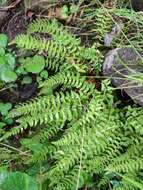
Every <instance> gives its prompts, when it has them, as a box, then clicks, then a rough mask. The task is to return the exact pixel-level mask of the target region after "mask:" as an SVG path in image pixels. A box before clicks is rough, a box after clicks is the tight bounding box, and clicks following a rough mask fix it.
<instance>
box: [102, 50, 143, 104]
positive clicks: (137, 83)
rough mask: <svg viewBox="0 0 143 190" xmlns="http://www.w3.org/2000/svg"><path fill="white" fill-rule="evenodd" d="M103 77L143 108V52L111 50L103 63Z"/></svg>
mask: <svg viewBox="0 0 143 190" xmlns="http://www.w3.org/2000/svg"><path fill="white" fill-rule="evenodd" d="M103 75H105V76H107V77H109V78H111V82H112V84H113V85H114V86H116V87H117V88H119V89H122V90H124V91H125V92H126V93H127V94H128V95H129V96H130V97H131V98H132V99H133V101H134V102H135V103H137V104H139V105H141V106H143V52H140V53H139V52H137V51H136V50H134V49H133V48H117V49H114V50H111V51H110V52H109V53H108V54H107V56H106V58H105V61H104V63H103ZM141 80H142V81H141Z"/></svg>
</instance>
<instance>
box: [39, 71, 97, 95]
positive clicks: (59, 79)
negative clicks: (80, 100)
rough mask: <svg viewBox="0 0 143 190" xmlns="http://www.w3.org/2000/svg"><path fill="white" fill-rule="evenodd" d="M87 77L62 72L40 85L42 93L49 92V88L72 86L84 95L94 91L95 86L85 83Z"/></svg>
mask: <svg viewBox="0 0 143 190" xmlns="http://www.w3.org/2000/svg"><path fill="white" fill-rule="evenodd" d="M85 79H86V77H84V76H80V75H79V74H77V73H76V74H75V73H74V72H60V73H58V74H56V75H54V76H52V77H51V78H49V79H48V80H46V81H45V82H43V83H42V84H41V85H40V88H42V89H41V93H43V92H47V91H48V90H47V89H48V88H49V89H52V88H55V87H57V86H59V85H62V84H63V85H70V87H72V88H77V89H80V90H81V91H82V92H84V93H88V92H89V93H90V92H93V91H94V85H93V84H89V83H88V82H86V81H85Z"/></svg>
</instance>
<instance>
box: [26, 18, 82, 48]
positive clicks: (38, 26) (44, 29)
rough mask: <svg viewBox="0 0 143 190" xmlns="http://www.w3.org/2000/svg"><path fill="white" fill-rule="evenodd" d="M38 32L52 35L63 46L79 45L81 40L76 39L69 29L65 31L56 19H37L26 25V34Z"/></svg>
mask: <svg viewBox="0 0 143 190" xmlns="http://www.w3.org/2000/svg"><path fill="white" fill-rule="evenodd" d="M34 32H40V33H48V34H50V35H52V38H53V40H54V41H56V42H58V43H59V44H62V45H64V46H67V45H68V46H69V45H72V46H79V45H80V43H81V41H80V39H76V38H75V36H74V35H72V34H71V33H70V32H69V31H67V30H66V29H65V28H64V27H62V25H59V23H58V22H57V21H56V20H52V21H48V20H47V19H37V20H36V21H34V22H32V23H31V24H30V25H29V26H28V34H31V33H34Z"/></svg>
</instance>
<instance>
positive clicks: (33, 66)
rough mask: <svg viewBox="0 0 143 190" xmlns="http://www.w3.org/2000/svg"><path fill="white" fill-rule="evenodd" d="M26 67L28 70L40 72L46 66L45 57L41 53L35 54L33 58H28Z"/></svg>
mask: <svg viewBox="0 0 143 190" xmlns="http://www.w3.org/2000/svg"><path fill="white" fill-rule="evenodd" d="M24 67H25V69H26V71H27V72H31V73H40V72H41V71H42V70H43V69H44V67H45V59H44V57H42V56H40V55H35V56H34V57H33V58H27V59H26V63H25V65H24Z"/></svg>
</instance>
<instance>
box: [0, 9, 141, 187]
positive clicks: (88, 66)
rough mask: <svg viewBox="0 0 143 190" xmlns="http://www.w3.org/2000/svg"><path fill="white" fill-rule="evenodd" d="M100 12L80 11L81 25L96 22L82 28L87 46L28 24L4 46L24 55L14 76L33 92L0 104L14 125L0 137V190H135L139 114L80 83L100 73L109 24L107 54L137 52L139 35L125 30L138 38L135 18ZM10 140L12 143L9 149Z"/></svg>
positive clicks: (57, 30)
mask: <svg viewBox="0 0 143 190" xmlns="http://www.w3.org/2000/svg"><path fill="white" fill-rule="evenodd" d="M64 9H65V8H63V10H64ZM70 11H71V10H70ZM76 11H78V10H76ZM76 11H74V13H75V12H76ZM106 11H107V9H105V10H104V8H102V7H99V8H97V9H96V11H95V10H94V9H93V10H92V9H90V8H89V9H85V12H84V13H83V15H82V16H83V19H85V20H86V19H87V18H88V21H89V20H90V21H92V20H95V19H96V21H95V22H94V23H92V24H91V23H90V22H88V21H87V23H86V22H85V24H84V25H83V28H82V29H83V30H84V29H85V28H86V27H88V29H89V30H91V31H92V36H91V39H92V42H91V43H89V44H88V45H87V46H85V45H83V42H82V40H81V38H79V37H77V36H76V35H74V34H73V33H72V32H70V31H69V30H67V29H65V28H64V26H63V25H62V24H61V23H60V22H58V21H57V20H56V19H53V20H47V19H37V20H35V21H33V22H32V23H31V24H30V25H29V26H28V29H27V32H26V34H20V35H18V36H17V37H16V38H15V39H14V40H12V41H11V42H10V43H9V45H13V46H16V47H17V48H19V49H21V50H24V51H27V52H28V53H29V52H30V53H31V54H32V56H24V57H22V58H21V59H20V60H19V63H20V65H19V66H18V68H17V70H16V73H17V74H18V73H19V74H18V75H19V77H20V76H21V75H23V76H24V77H25V78H24V79H23V84H31V83H32V80H35V79H33V78H32V77H33V75H34V77H35V78H36V81H37V83H38V93H37V94H36V97H35V98H32V99H30V100H28V101H27V102H24V103H20V104H18V105H15V106H13V107H12V105H10V104H5V103H0V113H1V115H2V116H6V118H11V119H12V120H13V121H14V122H15V126H14V127H9V128H7V127H6V128H4V126H5V125H3V126H2V131H0V150H1V152H2V154H1V156H0V161H1V165H2V166H1V167H0V189H1V190H12V189H14V188H15V190H20V189H23V190H47V189H48V190H78V189H84V190H85V189H89V190H95V189H96V190H109V189H110V190H111V189H112V190H142V189H143V182H142V178H143V147H142V144H143V127H142V123H143V109H142V108H141V107H139V106H137V105H135V104H132V105H127V106H123V105H121V107H120V106H119V105H118V103H117V101H118V99H117V97H116V92H115V89H114V87H112V85H111V84H110V79H103V80H102V81H101V87H100V90H97V88H96V84H95V82H93V81H92V80H90V76H88V74H89V71H92V72H93V71H96V72H97V73H98V74H99V73H100V72H101V68H102V65H101V64H102V63H103V55H104V51H105V50H104V46H105V44H104V37H105V34H108V33H110V31H111V28H112V27H114V25H116V24H117V18H123V20H124V27H123V29H122V32H121V33H120V34H119V36H117V37H116V38H115V39H114V40H113V41H112V43H111V46H110V47H108V48H110V49H113V48H116V47H134V48H136V50H137V51H138V50H140V49H141V47H142V44H141V43H140V40H141V38H142V33H141V32H138V33H137V34H136V32H135V33H134V32H133V33H132V35H128V32H129V30H130V28H129V26H130V27H133V26H134V30H135V31H136V29H140V30H139V31H141V29H142V26H143V25H142V24H143V22H142V17H140V14H141V13H136V12H133V10H128V9H122V8H116V9H109V11H107V12H106ZM64 14H70V13H69V12H66V13H65V12H64ZM80 24H81V23H80V21H78V23H77V26H78V25H80ZM37 33H40V35H37ZM45 34H47V35H48V38H46V37H45V36H46V35H45ZM49 36H50V37H49ZM4 39H5V42H4V44H5V45H1V46H2V48H3V46H4V48H5V47H6V44H7V41H6V36H5V38H3V40H1V42H0V43H1V44H3V41H4ZM3 55H4V57H5V53H3ZM5 64H7V62H6V63H5ZM12 71H13V72H15V71H14V70H12ZM35 75H36V76H35ZM26 77H28V78H26ZM29 77H30V78H29ZM97 77H98V76H97ZM5 82H7V81H5ZM0 128H1V127H0ZM16 138H17V139H18V142H19V144H18V145H16V146H12V145H11V143H12V142H13V141H15V139H16ZM13 168H14V169H13ZM13 185H14V186H13Z"/></svg>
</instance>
